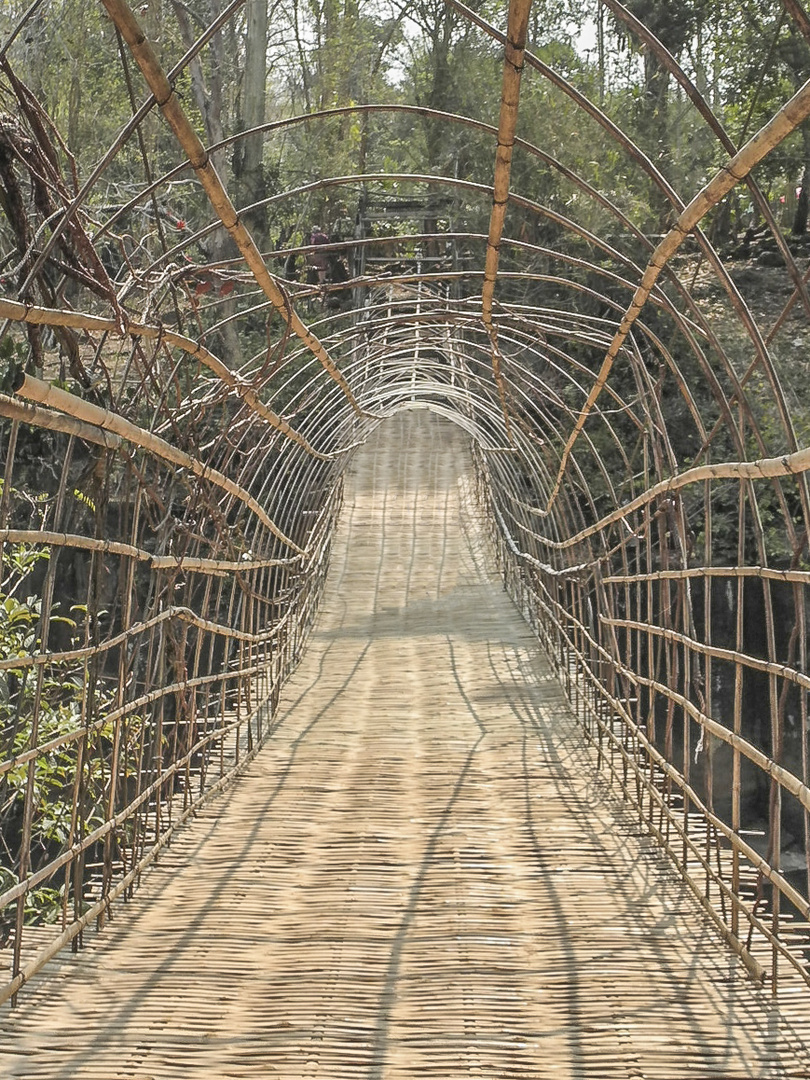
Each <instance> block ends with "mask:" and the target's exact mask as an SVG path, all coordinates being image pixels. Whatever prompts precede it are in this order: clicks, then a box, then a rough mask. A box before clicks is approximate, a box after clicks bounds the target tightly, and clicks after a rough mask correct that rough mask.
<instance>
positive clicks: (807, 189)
mask: <svg viewBox="0 0 810 1080" xmlns="http://www.w3.org/2000/svg"><path fill="white" fill-rule="evenodd" d="M802 141H803V145H804V171H803V172H802V185H801V189H800V190H799V200H798V202H797V204H796V213H795V215H794V217H793V228H792V229H791V230H790V231H791V232H792V233H793V235H794V236H804V234H805V233H806V232H807V214H808V208H809V207H810V127H808V125H807V124H805V125H804V126H803V127H802Z"/></svg>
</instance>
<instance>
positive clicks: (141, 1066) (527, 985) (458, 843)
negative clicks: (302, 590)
mask: <svg viewBox="0 0 810 1080" xmlns="http://www.w3.org/2000/svg"><path fill="white" fill-rule="evenodd" d="M468 467H469V465H468V461H467V457H466V453H465V448H464V440H463V437H462V436H461V435H459V434H458V433H457V432H456V431H455V429H452V428H451V427H450V426H449V425H446V424H445V423H443V422H442V421H439V420H437V419H436V418H434V417H432V416H431V415H430V414H427V413H414V414H405V415H404V416H400V417H399V418H397V419H395V420H393V421H390V422H389V423H387V424H386V425H384V426H383V428H382V429H381V430H380V432H379V433H378V437H377V438H376V440H375V442H374V444H373V445H372V446H370V447H369V448H368V450H366V451H365V452H363V453H362V454H361V455H360V456H359V457H358V459H357V460H356V462H355V465H354V467H353V469H352V473H351V476H350V480H349V484H348V488H347V498H346V507H345V511H344V516H343V519H342V524H341V528H340V530H339V535H338V536H337V539H336V544H335V550H334V556H333V564H332V570H331V574H330V582H329V586H328V590H327V597H326V603H325V607H324V609H323V612H322V615H321V617H320V621H319V624H318V628H317V630H316V633H315V635H314V637H313V640H312V642H311V644H310V646H309V649H308V652H307V654H306V656H305V659H304V662H303V663H302V665H301V667H300V668H299V670H298V671H297V673H296V675H295V676H294V678H293V679H292V681H291V682H290V683H289V684H288V686H287V688H286V694H285V698H284V701H283V702H282V709H281V712H280V722H279V727H278V731H277V733H276V734H275V736H274V737H273V739H272V740H271V742H270V744H269V745H268V746H267V748H266V749H265V750H264V751H263V752H262V753H261V754H260V755H259V756H258V758H257V759H256V760H255V761H254V762H253V763H252V764H251V766H250V767H249V769H248V770H247V771H246V773H245V774H244V775H243V776H242V777H241V778H240V779H239V780H237V782H236V783H235V785H234V786H233V787H232V788H231V789H230V790H229V791H228V792H227V793H226V794H225V795H224V796H223V797H222V798H220V799H219V800H218V801H215V802H214V803H213V804H211V805H210V806H208V807H206V808H205V809H204V810H203V811H202V812H201V814H200V816H199V818H198V819H197V820H196V821H195V822H194V823H193V824H192V825H191V826H190V827H188V828H187V829H186V830H185V831H184V832H183V833H182V835H181V837H180V838H179V840H178V841H177V842H175V843H174V845H173V846H172V847H171V849H170V850H169V851H168V852H167V854H166V856H165V857H164V858H163V859H162V861H161V864H160V866H159V867H158V868H157V869H155V870H154V871H153V872H151V873H150V874H149V875H148V877H147V879H146V881H145V883H144V886H143V887H142V889H141V891H140V893H139V894H138V895H137V897H136V899H135V900H134V901H133V902H132V903H131V904H130V905H129V907H128V908H126V909H124V908H121V907H119V908H118V909H117V914H116V918H115V920H114V922H113V923H112V924H111V925H110V926H109V927H108V928H107V929H106V930H105V931H104V932H103V934H102V935H101V936H100V937H97V938H94V939H93V940H91V941H90V943H89V945H88V948H87V949H85V951H84V952H83V953H82V954H81V955H80V956H79V957H78V958H73V957H70V956H68V957H66V958H65V959H64V960H63V961H62V962H60V963H59V964H56V965H53V966H52V967H51V968H50V969H49V970H48V971H46V973H45V974H44V975H43V976H40V978H39V979H38V980H37V981H36V982H35V983H34V984H33V985H32V986H31V987H30V988H27V989H26V991H25V992H24V994H23V995H22V997H21V1003H20V1007H19V1008H18V1009H17V1010H16V1011H15V1012H13V1013H9V1012H7V1011H6V1012H4V1013H2V1014H0V1076H2V1077H8V1078H11V1077H24V1078H25V1080H37V1078H41V1077H50V1078H56V1077H60V1078H66V1080H67V1078H70V1080H90V1078H96V1080H123V1078H124V1077H137V1078H140V1080H146V1078H153V1080H171V1078H174V1077H178V1078H179V1077H182V1078H189V1077H205V1078H206V1080H216V1078H218V1077H255V1078H260V1077H262V1078H267V1077H284V1078H289V1080H293V1078H295V1080H299V1078H301V1080H303V1078H310V1077H313V1078H314V1077H319V1078H331V1080H338V1078H344V1077H345V1078H360V1077H364V1078H368V1080H373V1078H383V1077H385V1078H386V1080H388V1078H390V1080H393V1078H395V1077H409V1078H415V1077H436V1078H450V1077H457V1076H459V1077H460V1076H465V1077H479V1078H482V1080H496V1078H507V1077H520V1078H521V1080H530V1078H539V1077H553V1078H554V1080H560V1078H567V1077H572V1078H576V1077H588V1078H591V1077H593V1078H599V1080H610V1078H614V1077H616V1078H618V1077H623V1078H624V1077H627V1078H630V1077H632V1078H643V1077H650V1078H652V1077H659V1078H665V1080H678V1078H680V1077H685V1076H688V1077H689V1078H690V1080H694V1078H697V1077H709V1076H711V1077H722V1078H725V1080H733V1078H736V1077H757V1078H762V1077H777V1076H792V1077H810V1050H809V1049H808V1046H809V1045H810V1009H808V999H807V997H806V995H802V994H800V993H797V994H796V995H795V996H793V997H792V996H791V995H790V993H789V992H786V994H785V997H784V1000H782V1001H781V1003H780V1006H779V1007H776V1006H774V1005H773V1004H772V1003H771V1000H770V998H769V996H768V994H767V992H766V991H758V990H756V989H755V988H754V987H753V985H752V984H751V983H750V982H749V981H748V980H747V979H746V977H745V974H744V973H743V970H742V968H741V967H740V966H739V965H738V963H737V961H736V960H735V959H734V958H733V957H732V956H731V954H730V953H728V952H727V951H726V949H725V947H724V946H722V945H721V944H720V942H719V941H718V939H717V938H716V936H715V935H714V933H713V932H712V931H711V930H710V929H709V927H708V926H707V924H706V923H705V921H704V920H703V918H702V916H701V914H700V911H699V909H698V908H697V907H696V905H695V903H694V901H693V900H692V899H691V896H690V894H688V893H687V891H686V889H685V888H684V887H682V886H681V884H680V883H679V881H678V880H677V879H676V878H675V876H674V874H673V873H672V872H670V870H669V869H668V866H667V864H666V863H665V862H664V861H663V860H662V858H661V857H660V856H659V855H658V853H657V851H656V850H655V848H654V847H653V845H652V844H651V842H649V841H648V840H647V839H646V838H644V837H643V836H641V835H639V830H638V828H637V827H636V825H635V823H634V819H633V818H632V816H631V815H630V814H629V813H628V812H627V811H625V810H624V809H623V808H622V807H621V806H620V805H619V804H618V803H617V802H616V801H615V800H614V799H613V798H612V796H611V794H610V792H608V791H606V790H605V788H604V786H603V784H602V782H601V781H600V780H599V779H597V778H595V775H594V773H593V771H592V760H591V757H590V751H589V750H588V748H587V747H586V746H585V745H584V743H583V740H582V739H581V737H580V735H579V732H578V729H577V728H576V727H575V725H574V723H573V722H572V720H571V718H570V715H569V713H568V711H567V709H566V707H565V705H564V702H563V700H562V697H561V692H560V690H559V688H558V685H557V684H556V683H555V682H554V681H552V679H551V678H550V676H549V673H548V672H547V670H546V669H545V667H544V665H543V663H542V662H541V661H540V660H539V659H538V657H537V654H536V650H535V646H534V642H533V638H532V637H531V635H530V632H529V630H528V628H527V627H526V625H525V624H524V623H523V622H522V620H521V619H520V618H519V617H518V615H517V614H516V613H515V611H514V609H513V607H512V605H511V603H510V601H509V600H508V598H507V597H506V595H505V594H504V592H503V591H502V589H501V587H500V585H499V583H498V582H497V580H496V579H495V578H494V577H493V576H492V575H491V571H489V570H488V569H487V567H486V564H485V555H486V544H485V542H484V540H483V539H482V536H481V534H480V533H479V532H478V531H477V529H476V527H475V523H474V519H473V517H472V516H471V514H470V503H469V501H468V494H469V492H468V487H469V474H468Z"/></svg>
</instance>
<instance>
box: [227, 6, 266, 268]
mask: <svg viewBox="0 0 810 1080" xmlns="http://www.w3.org/2000/svg"><path fill="white" fill-rule="evenodd" d="M266 83H267V3H266V0H248V4H247V40H246V42H245V74H244V84H243V85H244V94H243V97H242V130H243V131H250V130H251V129H252V128H255V127H259V125H261V124H263V123H264V119H265V89H266ZM263 151H264V134H263V133H262V132H257V133H256V134H254V135H248V136H246V137H245V138H244V139H243V140H242V144H241V151H240V153H239V154H237V155H235V157H234V170H235V172H236V178H237V182H238V196H239V204H240V207H241V206H250V205H251V204H252V203H256V202H259V201H261V200H262V199H264V198H265V197H266V195H267V184H266V179H265V174H264V166H263V163H262V156H263ZM245 221H246V223H247V225H248V227H249V228H250V230H251V232H252V233H253V237H254V239H255V241H256V243H257V245H258V246H259V248H260V249H261V248H262V247H263V246H264V244H265V241H266V239H267V211H266V208H265V207H260V208H258V209H256V210H252V211H251V212H250V213H249V214H246V215H245Z"/></svg>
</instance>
